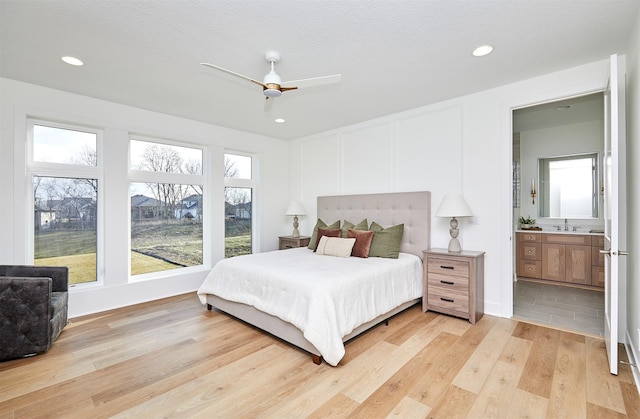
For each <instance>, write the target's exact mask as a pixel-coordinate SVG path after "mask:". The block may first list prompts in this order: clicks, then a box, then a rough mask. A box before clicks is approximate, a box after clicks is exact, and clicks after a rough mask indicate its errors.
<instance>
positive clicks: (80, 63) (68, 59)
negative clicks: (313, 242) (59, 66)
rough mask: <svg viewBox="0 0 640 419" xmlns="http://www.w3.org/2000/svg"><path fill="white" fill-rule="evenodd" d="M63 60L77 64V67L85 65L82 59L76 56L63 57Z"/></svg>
mask: <svg viewBox="0 0 640 419" xmlns="http://www.w3.org/2000/svg"><path fill="white" fill-rule="evenodd" d="M62 61H64V62H65V63H67V64H70V65H75V66H76V67H80V66H83V65H84V63H83V62H82V61H81V60H79V59H77V58H76V57H70V56H67V57H62Z"/></svg>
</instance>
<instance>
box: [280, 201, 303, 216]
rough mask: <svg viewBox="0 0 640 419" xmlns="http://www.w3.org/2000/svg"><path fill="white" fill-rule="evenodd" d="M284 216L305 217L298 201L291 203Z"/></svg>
mask: <svg viewBox="0 0 640 419" xmlns="http://www.w3.org/2000/svg"><path fill="white" fill-rule="evenodd" d="M284 215H307V212H306V211H305V210H304V205H302V202H300V201H291V202H290V203H289V206H288V207H287V212H285V213H284Z"/></svg>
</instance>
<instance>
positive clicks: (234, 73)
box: [200, 63, 267, 89]
mask: <svg viewBox="0 0 640 419" xmlns="http://www.w3.org/2000/svg"><path fill="white" fill-rule="evenodd" d="M200 65H203V66H205V67H211V68H214V69H216V70H220V71H223V72H225V73H227V74H231V75H232V76H236V77H240V78H241V79H245V80H249V81H250V82H253V83H255V84H257V85H260V86H262V87H264V88H265V89H266V88H267V86H266V85H265V84H264V83H262V82H261V81H258V80H255V79H252V78H251V77H247V76H244V75H242V74H240V73H236V72H235V71H231V70H227V69H226V68H222V67H218V66H217V65H214V64H209V63H200Z"/></svg>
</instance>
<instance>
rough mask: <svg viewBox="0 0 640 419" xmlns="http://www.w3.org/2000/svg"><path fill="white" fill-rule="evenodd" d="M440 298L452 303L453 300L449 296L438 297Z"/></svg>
mask: <svg viewBox="0 0 640 419" xmlns="http://www.w3.org/2000/svg"><path fill="white" fill-rule="evenodd" d="M440 299H441V300H442V301H446V302H447V303H453V300H452V299H451V298H444V297H440Z"/></svg>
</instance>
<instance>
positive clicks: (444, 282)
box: [440, 280, 454, 285]
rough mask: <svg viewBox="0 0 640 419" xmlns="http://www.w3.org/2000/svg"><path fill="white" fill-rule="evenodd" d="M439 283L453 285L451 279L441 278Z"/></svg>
mask: <svg viewBox="0 0 640 419" xmlns="http://www.w3.org/2000/svg"><path fill="white" fill-rule="evenodd" d="M440 283H441V284H447V285H454V283H453V281H443V280H440Z"/></svg>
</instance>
